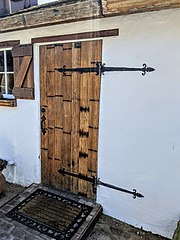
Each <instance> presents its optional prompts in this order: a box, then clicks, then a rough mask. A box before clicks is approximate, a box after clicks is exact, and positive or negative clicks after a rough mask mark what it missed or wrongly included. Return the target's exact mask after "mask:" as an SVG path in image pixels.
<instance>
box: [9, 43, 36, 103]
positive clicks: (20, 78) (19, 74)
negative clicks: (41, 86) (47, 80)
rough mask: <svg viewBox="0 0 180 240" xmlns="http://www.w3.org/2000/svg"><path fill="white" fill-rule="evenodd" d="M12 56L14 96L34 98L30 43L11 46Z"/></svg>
mask: <svg viewBox="0 0 180 240" xmlns="http://www.w3.org/2000/svg"><path fill="white" fill-rule="evenodd" d="M12 56H13V65H14V89H13V94H14V96H16V98H19V99H34V69H33V48H32V45H29V44H27V45H17V46H15V47H13V49H12Z"/></svg>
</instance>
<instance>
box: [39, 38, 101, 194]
mask: <svg viewBox="0 0 180 240" xmlns="http://www.w3.org/2000/svg"><path fill="white" fill-rule="evenodd" d="M101 52H102V41H101V40H96V41H85V42H76V43H64V44H54V45H48V46H41V47H40V88H41V109H42V108H44V112H43V113H41V120H43V119H44V118H45V120H44V121H43V125H44V124H45V125H44V126H45V128H46V129H47V131H46V133H44V134H43V133H41V161H42V183H43V184H46V185H49V186H53V187H55V188H58V189H65V190H68V191H71V192H74V193H78V194H82V195H85V196H88V197H91V198H94V197H95V194H94V193H93V189H92V185H91V183H88V182H87V181H84V180H80V179H78V178H75V177H70V176H67V175H65V176H62V175H61V174H59V173H58V169H62V168H64V169H65V170H66V171H67V172H71V173H75V174H79V173H81V174H83V175H87V176H89V177H92V176H96V175H97V156H98V126H99V99H100V76H97V75H95V73H82V74H81V73H77V72H74V73H71V72H67V73H66V75H63V74H62V73H60V72H58V71H54V69H55V68H62V67H63V66H64V65H66V67H67V68H77V67H92V66H94V65H93V64H92V62H96V61H101Z"/></svg>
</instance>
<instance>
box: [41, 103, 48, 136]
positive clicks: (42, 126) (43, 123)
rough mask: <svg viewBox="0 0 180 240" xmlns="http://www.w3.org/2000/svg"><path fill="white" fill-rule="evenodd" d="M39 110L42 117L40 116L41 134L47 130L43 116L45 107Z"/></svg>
mask: <svg viewBox="0 0 180 240" xmlns="http://www.w3.org/2000/svg"><path fill="white" fill-rule="evenodd" d="M41 112H42V117H41V132H42V134H43V135H45V134H46V132H47V128H46V116H45V112H46V109H45V108H43V107H42V108H41Z"/></svg>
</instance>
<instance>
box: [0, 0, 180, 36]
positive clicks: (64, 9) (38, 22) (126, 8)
mask: <svg viewBox="0 0 180 240" xmlns="http://www.w3.org/2000/svg"><path fill="white" fill-rule="evenodd" d="M171 8H180V1H179V0H159V1H157V0H79V1H73V0H71V1H67V2H65V1H64V2H59V3H56V4H55V5H52V6H51V5H49V6H47V7H44V8H43V7H34V8H32V9H29V10H23V11H20V12H18V13H16V14H13V15H10V16H6V17H4V18H1V19H0V33H3V32H10V31H17V30H23V29H30V28H38V27H43V26H49V25H54V24H61V23H69V22H77V21H82V20H88V19H92V18H102V17H111V16H114V15H128V14H132V13H141V12H148V11H159V10H163V9H171Z"/></svg>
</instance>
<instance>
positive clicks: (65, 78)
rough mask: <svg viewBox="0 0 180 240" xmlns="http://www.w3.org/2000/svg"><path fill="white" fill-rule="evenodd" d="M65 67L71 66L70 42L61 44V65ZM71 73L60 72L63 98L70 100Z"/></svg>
mask: <svg viewBox="0 0 180 240" xmlns="http://www.w3.org/2000/svg"><path fill="white" fill-rule="evenodd" d="M64 65H65V66H66V67H67V68H71V67H72V44H71V43H65V44H63V66H64ZM71 79H72V74H71V73H69V72H67V73H66V75H63V74H62V92H63V99H64V100H67V101H68V100H69V101H70V100H71V98H72V80H71Z"/></svg>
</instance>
